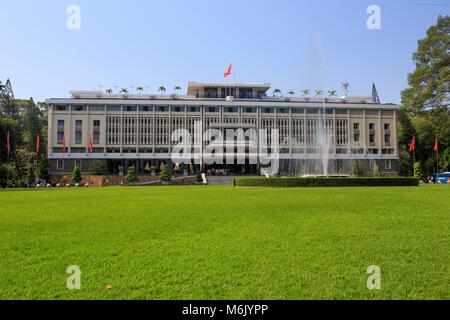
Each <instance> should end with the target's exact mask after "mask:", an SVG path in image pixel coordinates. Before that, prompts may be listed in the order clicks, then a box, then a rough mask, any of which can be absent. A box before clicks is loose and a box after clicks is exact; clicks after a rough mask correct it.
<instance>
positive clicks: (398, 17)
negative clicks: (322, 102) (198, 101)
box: [0, 0, 450, 103]
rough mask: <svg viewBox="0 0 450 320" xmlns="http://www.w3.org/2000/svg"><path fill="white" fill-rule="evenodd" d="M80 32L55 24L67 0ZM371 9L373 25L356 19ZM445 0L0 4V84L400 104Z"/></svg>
mask: <svg viewBox="0 0 450 320" xmlns="http://www.w3.org/2000/svg"><path fill="white" fill-rule="evenodd" d="M72 4H75V5H78V6H79V7H80V9H81V29H80V30H69V29H68V28H67V26H66V21H67V18H68V16H69V15H68V14H67V13H66V9H67V7H68V6H69V5H72ZM371 4H376V5H378V6H379V7H380V9H381V27H382V28H381V30H372V31H371V30H369V29H368V28H367V26H366V20H367V18H368V16H369V15H368V14H367V13H366V10H367V7H368V6H369V5H371ZM449 11H450V4H449V1H448V0H415V1H414V0H395V1H392V0H371V1H365V0H316V1H313V0H311V1H299V0H277V1H275V0H273V1H266V0H259V1H257V0H240V1H238V0H227V1H220V2H218V1H212V0H190V1H187V0H177V1H175V0H165V1H144V0H127V1H123V0H120V1H119V0H118V1H107V0H95V1H92V0H71V1H63V0H59V1H54V0H53V1H52V0H40V1H35V0H28V1H26V0H14V1H6V0H2V3H1V11H0V29H1V30H2V45H1V47H0V80H2V81H4V80H5V79H6V78H10V79H11V80H12V81H13V87H14V90H15V93H16V96H17V97H20V98H28V97H30V96H33V97H34V98H35V100H43V99H46V98H50V97H66V96H68V91H69V90H72V89H86V90H92V89H94V88H98V86H99V85H102V88H103V89H105V88H113V89H114V87H115V86H116V85H117V86H119V87H120V88H122V87H128V88H129V87H130V86H139V85H142V86H149V87H150V89H149V91H150V92H156V90H157V87H158V86H160V85H165V86H166V88H167V89H168V92H171V91H172V88H173V87H174V86H175V85H180V86H181V87H182V88H183V90H185V89H186V84H187V82H188V81H189V80H193V81H223V72H224V71H225V69H226V68H227V66H228V64H229V63H230V62H232V63H233V64H234V70H235V74H234V80H235V81H237V82H269V83H271V84H272V87H278V88H280V89H282V90H283V91H284V92H287V91H288V90H289V89H291V88H292V89H293V90H294V91H296V93H298V94H300V90H302V89H305V88H307V89H312V90H314V89H320V88H323V89H325V90H331V89H336V90H337V91H338V92H339V93H341V92H342V90H341V82H342V81H343V80H348V81H350V83H351V94H354V95H370V94H371V86H372V82H375V83H376V85H377V88H378V91H379V94H380V98H381V100H382V101H383V102H394V103H398V102H400V92H401V90H403V89H404V88H405V87H406V86H407V74H408V72H411V71H412V70H413V69H414V65H413V63H412V60H411V55H412V53H413V52H414V51H415V50H416V49H417V41H418V39H420V38H423V37H424V36H425V33H426V30H427V29H428V28H429V26H431V25H432V24H435V23H436V20H437V16H438V15H439V14H443V15H444V14H449Z"/></svg>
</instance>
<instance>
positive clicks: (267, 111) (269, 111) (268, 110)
mask: <svg viewBox="0 0 450 320" xmlns="http://www.w3.org/2000/svg"><path fill="white" fill-rule="evenodd" d="M274 111H275V109H273V108H262V109H261V112H262V113H274Z"/></svg>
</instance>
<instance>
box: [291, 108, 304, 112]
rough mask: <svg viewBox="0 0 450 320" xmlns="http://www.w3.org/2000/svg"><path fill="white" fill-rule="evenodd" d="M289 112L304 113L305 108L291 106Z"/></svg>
mask: <svg viewBox="0 0 450 320" xmlns="http://www.w3.org/2000/svg"><path fill="white" fill-rule="evenodd" d="M291 113H305V109H303V108H292V109H291Z"/></svg>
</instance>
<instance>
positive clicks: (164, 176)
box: [159, 164, 170, 185]
mask: <svg viewBox="0 0 450 320" xmlns="http://www.w3.org/2000/svg"><path fill="white" fill-rule="evenodd" d="M161 167H162V169H161V174H160V175H159V180H160V181H161V183H162V184H163V185H168V184H169V182H170V172H169V166H168V165H167V164H162V165H161Z"/></svg>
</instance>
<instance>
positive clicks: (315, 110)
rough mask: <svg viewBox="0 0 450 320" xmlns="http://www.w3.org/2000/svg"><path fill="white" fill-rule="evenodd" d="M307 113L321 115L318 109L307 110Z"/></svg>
mask: <svg viewBox="0 0 450 320" xmlns="http://www.w3.org/2000/svg"><path fill="white" fill-rule="evenodd" d="M306 113H308V114H318V113H319V109H317V108H307V109H306Z"/></svg>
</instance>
